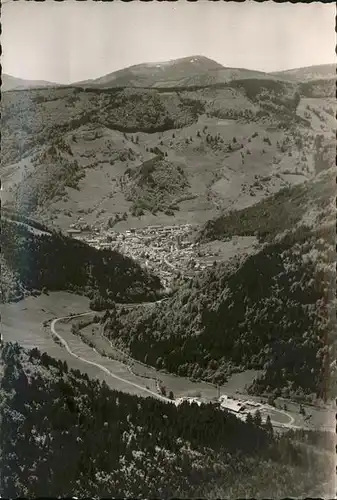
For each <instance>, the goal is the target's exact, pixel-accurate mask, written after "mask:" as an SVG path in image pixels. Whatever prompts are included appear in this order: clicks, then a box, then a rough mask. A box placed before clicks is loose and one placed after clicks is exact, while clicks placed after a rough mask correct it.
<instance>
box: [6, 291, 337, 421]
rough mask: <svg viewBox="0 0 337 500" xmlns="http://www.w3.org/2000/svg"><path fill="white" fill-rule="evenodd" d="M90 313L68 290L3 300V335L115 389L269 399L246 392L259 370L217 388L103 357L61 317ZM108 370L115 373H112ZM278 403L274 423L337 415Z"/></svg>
mask: <svg viewBox="0 0 337 500" xmlns="http://www.w3.org/2000/svg"><path fill="white" fill-rule="evenodd" d="M88 312H89V304H88V299H86V298H84V297H81V296H77V295H73V294H70V293H65V292H52V293H50V294H49V295H41V296H39V297H27V298H26V299H24V300H22V301H19V302H16V303H10V304H3V305H1V320H2V335H3V339H4V341H5V342H18V343H19V344H20V345H21V346H23V347H25V348H33V347H38V348H39V349H40V350H41V351H45V352H47V354H49V355H50V356H53V357H55V358H57V359H61V360H65V361H67V363H68V365H69V367H70V368H73V369H79V370H80V371H82V372H85V373H87V374H88V376H89V377H91V378H98V379H100V380H105V382H106V383H107V384H108V385H109V386H110V387H111V388H112V389H117V390H121V391H125V392H128V393H131V394H138V395H141V396H149V395H151V394H149V393H153V394H152V395H153V396H154V395H156V394H157V395H158V397H160V395H159V394H158V381H159V383H160V384H161V385H163V386H164V387H165V388H166V390H167V394H168V392H169V391H172V392H173V394H174V397H175V399H178V398H182V397H183V398H188V397H191V398H193V397H194V398H196V399H197V400H205V401H211V400H212V401H216V400H217V399H218V397H219V393H220V394H221V395H224V394H226V395H228V396H229V397H231V398H235V399H236V400H238V401H241V402H244V401H249V400H250V401H252V400H253V401H255V402H260V403H263V404H265V403H266V401H265V400H264V398H261V397H252V396H248V395H247V393H246V392H245V386H246V384H250V383H251V382H252V381H253V379H254V378H255V377H256V376H257V374H258V372H255V371H253V370H248V371H245V372H243V373H238V374H235V375H233V376H232V377H231V378H230V379H229V380H228V382H227V383H226V384H225V385H223V386H222V387H220V388H217V387H215V386H213V385H211V384H207V383H204V382H192V381H191V380H189V379H187V378H184V377H178V376H175V375H171V374H168V373H164V372H162V371H157V370H155V369H154V368H152V367H146V366H145V365H142V364H141V363H138V362H137V361H135V360H130V359H127V360H125V361H126V362H124V363H123V362H121V361H119V360H118V356H116V357H117V359H112V358H110V357H109V358H108V357H106V356H102V355H101V354H99V353H98V352H97V351H96V349H94V348H92V347H90V346H89V345H88V344H86V343H85V342H84V341H83V340H82V339H81V338H80V337H79V336H78V335H74V334H73V333H72V332H71V325H72V318H69V320H68V319H67V320H62V319H61V318H66V317H69V316H70V315H74V316H76V315H81V314H83V313H88ZM91 314H92V315H93V316H94V314H95V313H93V312H89V313H88V316H89V317H90V315H91ZM56 318H60V320H58V321H57V322H54V328H55V330H54V331H55V332H56V333H57V334H58V335H59V336H60V337H62V339H64V340H65V341H66V342H67V344H68V346H69V348H70V350H71V352H72V353H74V354H75V355H77V356H79V357H80V358H83V360H81V359H79V358H76V357H74V356H73V355H71V354H70V353H69V352H67V350H66V349H65V348H64V347H61V346H60V345H58V344H57V343H56V342H55V340H54V339H53V337H52V331H51V322H52V320H55V319H56ZM74 320H75V318H74ZM74 320H73V321H74ZM91 327H92V325H90V328H91ZM93 338H94V336H93ZM109 354H110V355H111V353H109ZM116 354H117V353H116ZM85 360H87V361H89V363H88V362H86V361H85ZM102 367H103V368H102ZM108 372H111V373H110V375H109V373H108ZM284 403H286V405H287V411H284V410H282V408H283V405H284ZM276 404H277V407H278V408H271V407H268V406H266V412H267V413H268V414H270V416H271V419H272V421H273V425H274V426H280V427H284V428H289V427H295V428H296V427H301V428H320V429H322V428H333V425H334V413H333V412H332V411H329V410H328V409H327V408H317V407H314V406H309V405H307V406H305V405H304V406H305V410H306V415H311V417H310V419H309V420H304V418H303V416H302V415H300V414H299V404H298V403H296V402H291V401H285V400H281V398H279V399H278V400H277V401H276Z"/></svg>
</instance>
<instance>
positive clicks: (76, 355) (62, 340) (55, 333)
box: [50, 312, 174, 403]
mask: <svg viewBox="0 0 337 500" xmlns="http://www.w3.org/2000/svg"><path fill="white" fill-rule="evenodd" d="M89 314H93V313H92V312H87V313H82V314H77V315H76V316H64V317H62V318H55V319H53V320H52V322H51V324H50V329H51V332H52V334H53V335H55V336H56V337H57V338H58V339H59V341H60V342H61V343H62V345H63V346H64V347H65V349H66V350H67V352H68V353H69V354H70V356H73V357H74V358H76V359H79V360H80V361H82V362H83V363H87V364H88V365H92V366H96V368H99V369H100V370H102V371H103V372H104V373H106V374H108V375H109V376H110V377H112V378H114V379H117V380H119V381H120V382H123V383H124V384H128V385H131V386H133V387H135V388H136V389H140V390H141V391H143V392H147V393H148V394H150V395H151V396H154V397H156V398H158V399H160V400H161V401H164V402H165V403H174V401H172V400H171V399H169V398H166V397H165V396H162V395H161V394H157V393H156V392H153V391H151V390H150V389H147V388H146V387H144V386H141V385H138V384H136V383H134V382H131V381H130V380H126V379H124V378H122V377H119V376H118V375H116V374H115V373H112V372H111V371H110V370H109V369H108V368H106V367H105V366H103V365H101V364H99V363H96V362H95V361H89V360H88V359H85V358H82V357H81V356H78V354H75V353H74V352H73V351H72V350H71V349H70V347H69V344H68V342H67V341H66V340H65V339H64V338H63V337H62V336H61V335H60V334H59V333H58V332H57V331H56V329H55V325H56V324H57V322H58V321H62V320H66V319H70V318H78V317H80V316H88V315H89Z"/></svg>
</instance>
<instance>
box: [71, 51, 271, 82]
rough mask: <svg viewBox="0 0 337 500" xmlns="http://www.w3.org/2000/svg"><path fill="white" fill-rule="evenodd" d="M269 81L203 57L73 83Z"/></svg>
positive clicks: (262, 75)
mask: <svg viewBox="0 0 337 500" xmlns="http://www.w3.org/2000/svg"><path fill="white" fill-rule="evenodd" d="M246 77H250V78H255V77H256V78H271V79H273V78H274V77H273V76H272V75H268V74H267V73H264V72H263V71H254V70H248V69H243V68H228V67H224V66H222V65H221V64H219V63H217V62H216V61H213V60H212V59H209V58H208V57H204V56H190V57H183V58H181V59H174V60H171V61H165V62H156V63H145V64H137V65H135V66H130V67H128V68H124V69H121V70H118V71H114V72H113V73H109V74H107V75H105V76H102V77H100V78H96V79H93V80H85V81H81V82H77V83H76V84H75V85H78V86H82V87H96V88H116V87H142V88H150V87H153V88H165V87H166V88H177V87H178V88H185V87H194V86H207V85H214V84H221V83H225V82H228V81H230V80H235V79H240V78H246Z"/></svg>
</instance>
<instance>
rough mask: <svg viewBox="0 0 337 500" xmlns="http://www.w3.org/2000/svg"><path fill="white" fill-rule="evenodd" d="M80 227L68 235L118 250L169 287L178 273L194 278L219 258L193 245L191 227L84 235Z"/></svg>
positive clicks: (148, 227) (96, 232)
mask: <svg viewBox="0 0 337 500" xmlns="http://www.w3.org/2000/svg"><path fill="white" fill-rule="evenodd" d="M77 227H78V226H77ZM77 227H70V229H69V230H68V234H71V235H72V236H73V237H75V238H77V239H80V240H82V241H85V242H86V243H88V244H90V245H92V246H94V247H95V248H98V249H104V248H108V249H110V250H116V251H118V252H120V253H122V254H124V255H126V256H128V257H131V258H133V259H135V260H136V261H137V262H139V263H140V264H141V265H142V266H144V267H146V268H147V269H148V270H149V271H150V272H154V273H156V274H157V275H158V276H159V277H160V279H161V281H162V284H163V286H164V287H166V288H169V287H170V285H171V282H172V279H173V278H174V276H176V275H177V274H179V273H180V274H182V275H184V276H186V277H188V276H193V274H194V272H195V271H198V270H203V269H205V268H206V267H210V266H212V265H213V262H214V260H215V259H216V256H217V255H216V253H215V254H210V253H207V252H205V250H202V249H201V248H200V246H199V245H198V243H196V242H193V238H192V234H193V232H194V230H195V227H194V226H193V225H192V224H183V225H177V226H174V225H171V226H160V225H154V226H147V227H144V228H131V229H127V230H126V231H125V232H117V231H114V230H113V229H103V228H94V229H92V230H91V231H90V232H88V231H83V232H82V231H81V230H80V229H78V228H77Z"/></svg>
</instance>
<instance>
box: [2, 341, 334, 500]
mask: <svg viewBox="0 0 337 500" xmlns="http://www.w3.org/2000/svg"><path fill="white" fill-rule="evenodd" d="M0 369H1V386H0V396H1V397H0V407H1V412H0V415H1V420H0V491H1V494H2V496H3V497H11V498H13V497H28V498H36V497H46V496H48V497H71V496H77V497H94V498H98V497H134V498H158V497H159V498H170V497H179V498H182V497H206V498H216V497H221V498H224V497H231V498H233V497H243V496H244V497H247V498H249V497H255V498H266V497H268V496H269V497H271V496H272V498H283V497H285V496H301V497H302V498H303V497H305V496H306V494H307V493H308V492H310V491H312V489H313V488H315V489H316V490H317V491H319V492H320V493H322V484H324V483H325V490H326V489H327V485H328V484H329V482H330V478H331V475H332V470H333V469H332V468H333V452H332V451H333V450H332V446H331V441H329V436H328V435H327V434H324V433H319V432H295V433H292V434H289V435H286V436H283V437H276V436H275V435H273V430H272V428H271V427H270V425H268V424H262V423H261V419H260V417H259V416H258V414H257V415H256V416H255V418H253V419H251V420H250V422H249V423H243V422H241V421H240V420H238V419H237V418H236V417H235V416H233V415H230V414H228V413H224V412H222V411H220V410H218V409H217V408H215V407H214V406H212V405H202V406H201V407H198V406H197V405H189V404H188V403H185V404H182V405H181V406H179V407H176V406H175V405H174V404H170V403H162V402H160V401H158V400H156V399H152V398H139V397H136V396H131V395H127V394H124V393H120V392H117V391H111V390H109V389H108V387H107V385H106V384H100V383H99V382H98V381H94V380H89V379H88V377H87V376H86V375H83V374H81V373H80V372H79V371H73V370H69V369H68V367H67V364H66V363H65V362H61V361H57V360H55V359H53V358H50V357H49V356H48V355H46V354H41V353H40V352H39V351H38V349H33V350H31V351H28V352H27V351H23V350H22V349H20V348H19V346H18V345H17V344H6V345H5V346H4V347H3V348H2V352H1V363H0Z"/></svg>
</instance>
